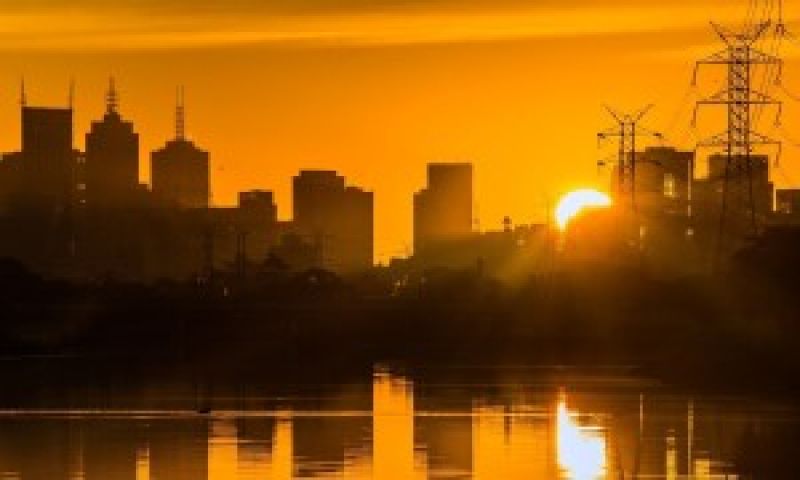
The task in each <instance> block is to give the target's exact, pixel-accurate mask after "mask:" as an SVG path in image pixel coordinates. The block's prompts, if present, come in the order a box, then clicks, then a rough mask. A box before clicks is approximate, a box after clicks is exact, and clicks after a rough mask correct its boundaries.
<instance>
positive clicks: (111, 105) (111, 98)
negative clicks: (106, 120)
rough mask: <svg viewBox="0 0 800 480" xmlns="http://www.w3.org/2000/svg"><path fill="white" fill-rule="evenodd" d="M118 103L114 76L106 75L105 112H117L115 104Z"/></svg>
mask: <svg viewBox="0 0 800 480" xmlns="http://www.w3.org/2000/svg"><path fill="white" fill-rule="evenodd" d="M118 105H119V95H118V93H117V85H116V82H115V81H114V77H113V76H111V77H108V91H106V112H108V113H117V106H118Z"/></svg>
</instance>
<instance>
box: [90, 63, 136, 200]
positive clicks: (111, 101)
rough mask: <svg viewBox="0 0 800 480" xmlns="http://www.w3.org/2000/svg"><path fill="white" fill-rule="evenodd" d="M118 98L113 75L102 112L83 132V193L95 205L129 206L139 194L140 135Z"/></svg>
mask: <svg viewBox="0 0 800 480" xmlns="http://www.w3.org/2000/svg"><path fill="white" fill-rule="evenodd" d="M117 101H118V98H117V90H116V88H115V85H114V79H113V78H112V79H111V80H110V84H109V88H108V93H107V94H106V113H105V116H104V117H103V120H102V121H99V122H92V127H91V131H90V132H89V133H88V134H86V167H85V168H86V197H87V203H88V204H89V206H90V207H94V208H98V207H100V208H109V207H112V208H113V207H124V206H131V205H134V204H135V203H136V200H137V198H138V196H139V195H138V194H139V191H140V189H139V135H138V134H137V133H136V132H134V130H133V124H132V123H131V122H128V121H125V120H123V119H122V117H121V116H120V114H119V112H118V111H117V103H118V102H117Z"/></svg>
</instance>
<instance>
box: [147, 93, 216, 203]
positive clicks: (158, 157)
mask: <svg viewBox="0 0 800 480" xmlns="http://www.w3.org/2000/svg"><path fill="white" fill-rule="evenodd" d="M151 176H152V178H151V184H152V189H153V195H154V196H155V197H156V201H157V202H159V203H160V204H162V205H165V206H170V207H178V208H207V207H208V204H209V198H210V196H211V185H210V170H209V155H208V152H206V151H205V150H201V149H199V148H198V147H196V146H195V144H194V143H193V142H192V141H190V140H188V139H187V138H186V135H185V131H184V105H183V94H182V93H179V96H178V106H177V109H176V128H175V139H173V140H170V141H169V142H167V144H166V145H165V146H164V147H163V148H161V149H160V150H156V151H155V152H153V154H152V156H151Z"/></svg>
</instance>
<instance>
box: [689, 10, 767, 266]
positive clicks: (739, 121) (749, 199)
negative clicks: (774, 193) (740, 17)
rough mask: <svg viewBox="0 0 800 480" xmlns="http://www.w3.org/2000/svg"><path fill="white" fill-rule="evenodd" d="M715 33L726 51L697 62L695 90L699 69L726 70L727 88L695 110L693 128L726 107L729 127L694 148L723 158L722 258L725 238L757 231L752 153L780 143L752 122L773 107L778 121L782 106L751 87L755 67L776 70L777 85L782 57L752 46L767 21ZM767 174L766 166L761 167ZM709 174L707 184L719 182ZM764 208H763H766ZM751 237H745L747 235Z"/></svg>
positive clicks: (719, 234) (719, 245)
mask: <svg viewBox="0 0 800 480" xmlns="http://www.w3.org/2000/svg"><path fill="white" fill-rule="evenodd" d="M712 26H713V28H714V30H715V31H716V33H717V35H718V36H719V37H720V39H721V40H722V41H723V42H724V43H725V49H723V50H721V51H719V52H717V53H714V54H713V55H711V56H709V57H707V58H704V59H702V60H699V61H698V62H697V64H696V66H695V71H694V76H693V79H692V83H693V85H694V84H696V83H697V77H698V74H699V70H700V68H701V67H705V66H715V67H720V66H722V67H725V68H726V70H727V74H726V85H725V87H723V89H722V90H720V91H718V92H717V93H715V94H713V95H711V96H710V97H707V98H705V99H702V100H700V101H698V102H697V105H696V106H695V112H694V118H693V120H692V123H693V124H696V121H697V115H698V111H699V109H700V108H701V107H704V106H724V107H725V108H726V110H727V128H726V129H725V131H723V132H721V133H718V134H716V135H713V136H711V137H710V138H708V139H706V140H704V141H701V142H699V143H698V144H697V149H698V150H699V149H704V148H711V149H716V150H717V151H721V153H722V154H724V155H725V170H724V174H722V175H721V176H722V177H723V178H722V191H721V195H722V198H721V200H720V202H721V203H720V215H719V229H718V232H717V248H716V253H715V255H716V256H717V257H719V255H720V254H722V253H723V251H724V250H725V249H724V247H723V246H724V243H725V240H726V237H728V236H732V237H734V238H735V239H743V238H745V237H747V236H749V235H756V234H758V233H759V230H760V220H761V219H760V218H759V215H758V209H757V205H756V196H755V192H754V189H753V187H754V182H753V180H754V177H755V168H754V167H755V166H756V165H755V162H754V158H753V151H754V148H756V147H763V146H767V145H772V146H777V147H778V149H780V142H778V141H775V140H772V139H770V138H769V137H767V136H766V135H764V134H761V133H759V132H757V131H756V125H755V123H756V120H757V118H758V113H759V112H760V110H761V109H763V108H765V107H767V106H776V107H777V108H778V114H777V117H776V122H777V121H779V119H780V114H781V102H780V101H778V100H775V99H773V98H772V97H770V96H769V95H768V94H767V93H766V92H764V91H761V90H757V89H754V88H753V84H754V80H755V78H754V77H755V73H756V71H755V70H756V68H757V67H759V66H760V67H769V66H773V67H777V69H778V74H777V77H776V82H780V76H781V70H782V66H783V62H782V60H781V59H780V58H778V57H776V56H773V55H770V54H768V53H764V52H762V51H760V50H758V49H757V48H756V47H755V44H756V42H758V41H759V40H760V39H761V38H762V37H763V36H764V34H765V32H766V31H767V29H768V27H769V22H765V23H761V24H758V25H755V26H753V27H752V28H750V29H747V30H745V31H740V32H735V31H730V30H727V29H725V28H723V27H721V26H719V25H717V24H714V23H712ZM764 168H766V169H767V172H769V162H767V165H765V166H764ZM713 176H714V173H713V172H711V173H710V178H709V181H710V182H711V183H712V184H713V182H716V181H718V179H716V178H713ZM764 208H765V209H766V208H767V206H765V207H764ZM748 234H749V235H748Z"/></svg>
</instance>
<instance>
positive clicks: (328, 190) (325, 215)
mask: <svg viewBox="0 0 800 480" xmlns="http://www.w3.org/2000/svg"><path fill="white" fill-rule="evenodd" d="M292 187H293V211H294V224H295V228H296V230H297V231H298V233H299V234H301V235H302V236H303V237H305V238H306V239H308V240H309V241H311V242H312V243H314V244H316V245H318V246H319V247H320V251H321V252H322V265H321V266H322V267H324V268H326V269H329V270H332V271H334V272H339V273H349V272H355V271H359V270H365V269H368V268H370V267H371V266H372V265H373V257H374V239H373V209H374V205H373V203H374V202H373V194H372V192H367V191H364V190H362V189H360V188H356V187H348V186H346V185H345V179H344V177H342V176H340V175H337V173H336V172H335V171H327V170H303V171H301V172H300V174H299V175H297V176H295V177H294V179H293V184H292Z"/></svg>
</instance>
